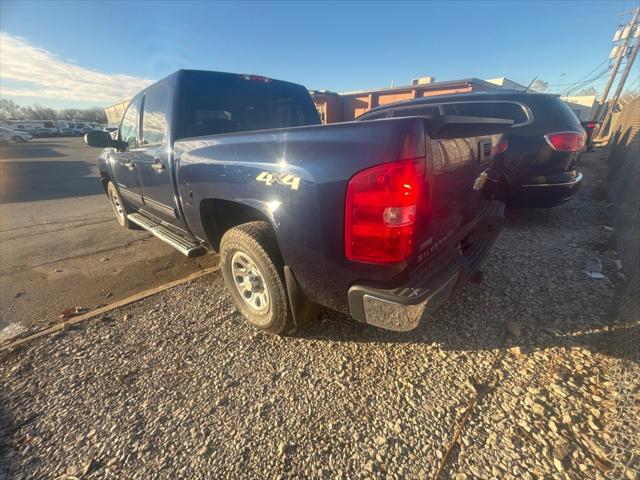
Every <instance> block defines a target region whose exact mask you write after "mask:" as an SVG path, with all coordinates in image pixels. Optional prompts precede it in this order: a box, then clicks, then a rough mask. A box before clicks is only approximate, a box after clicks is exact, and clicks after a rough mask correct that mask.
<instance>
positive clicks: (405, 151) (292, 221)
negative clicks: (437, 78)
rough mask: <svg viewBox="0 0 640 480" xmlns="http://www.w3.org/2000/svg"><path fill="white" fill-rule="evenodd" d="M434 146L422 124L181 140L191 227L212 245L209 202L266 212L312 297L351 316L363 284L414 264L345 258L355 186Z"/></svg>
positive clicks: (395, 122) (183, 192)
mask: <svg viewBox="0 0 640 480" xmlns="http://www.w3.org/2000/svg"><path fill="white" fill-rule="evenodd" d="M425 141H426V138H425V134H424V128H423V124H422V121H421V120H420V119H417V118H399V119H390V120H384V121H379V122H352V123H343V124H333V125H325V126H311V127H299V128H291V129H281V130H269V131H260V132H247V133H237V134H226V135H216V136H210V137H199V138H193V139H184V140H179V141H177V142H176V143H175V147H174V148H175V158H176V164H177V185H178V191H179V194H180V197H181V198H182V201H183V208H184V214H185V217H186V220H187V223H188V225H189V227H190V228H191V230H192V231H193V232H194V234H195V235H196V236H198V237H200V238H201V239H206V234H205V232H204V229H203V227H202V220H201V217H200V215H201V214H200V204H201V202H202V201H203V200H206V199H222V200H227V201H233V202H237V203H240V204H244V205H249V206H251V207H253V208H255V209H257V210H259V211H260V212H262V213H263V214H264V215H265V216H266V218H268V219H269V221H270V222H271V224H272V226H273V228H274V230H275V233H276V236H277V239H278V244H279V246H280V250H281V253H282V256H283V258H284V261H285V264H286V265H288V266H289V267H290V268H291V269H292V270H293V272H294V274H295V275H296V277H297V279H298V281H299V282H300V284H301V286H302V287H303V289H304V290H305V292H306V293H307V295H308V296H309V297H310V298H311V299H312V300H314V301H316V302H318V303H320V304H322V305H325V306H328V307H330V308H334V309H336V310H341V311H347V310H348V302H347V291H348V288H349V286H350V285H351V284H353V282H355V281H357V280H359V279H367V280H369V281H373V282H383V283H388V282H390V281H391V282H393V279H394V278H397V277H398V276H400V275H401V274H402V273H403V271H404V270H405V269H406V266H407V265H406V263H401V264H395V265H389V266H380V265H371V264H362V263H355V262H349V261H347V260H346V259H345V257H344V208H345V195H346V188H347V183H348V181H349V179H350V178H351V177H352V176H353V175H354V174H355V173H356V172H358V171H360V170H363V169H365V168H367V167H370V166H373V165H377V164H381V163H385V162H391V161H395V160H398V159H402V158H416V157H424V156H425V153H426V147H425ZM265 172H266V173H267V174H271V175H275V174H281V175H291V176H293V177H297V178H299V184H298V186H297V188H292V186H291V185H290V184H286V182H281V183H278V182H277V181H273V182H270V184H268V182H266V181H259V180H258V179H259V178H260V176H261V175H263V177H264V173H265ZM283 178H284V177H283ZM288 178H291V177H288Z"/></svg>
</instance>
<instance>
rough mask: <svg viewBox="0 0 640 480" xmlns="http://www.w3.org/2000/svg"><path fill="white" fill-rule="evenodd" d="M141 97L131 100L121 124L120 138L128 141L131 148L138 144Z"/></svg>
mask: <svg viewBox="0 0 640 480" xmlns="http://www.w3.org/2000/svg"><path fill="white" fill-rule="evenodd" d="M140 98H141V97H138V98H134V99H133V100H132V101H131V103H130V104H129V107H128V108H127V111H126V112H125V114H124V117H122V123H121V124H120V140H122V141H123V142H127V144H128V145H129V148H136V147H137V146H138V120H139V117H138V112H139V110H140Z"/></svg>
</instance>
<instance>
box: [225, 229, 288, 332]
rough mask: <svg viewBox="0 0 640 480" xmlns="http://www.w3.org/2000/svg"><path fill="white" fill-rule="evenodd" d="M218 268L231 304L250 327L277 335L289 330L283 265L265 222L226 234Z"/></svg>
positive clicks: (231, 230)
mask: <svg viewBox="0 0 640 480" xmlns="http://www.w3.org/2000/svg"><path fill="white" fill-rule="evenodd" d="M220 265H221V267H222V276H223V277H224V280H225V283H226V284H227V289H228V290H229V293H230V294H231V298H232V299H233V302H234V303H235V305H236V307H237V309H238V310H239V311H240V313H242V315H244V317H245V318H246V319H247V320H248V322H249V323H250V324H251V325H253V326H254V327H256V328H259V329H260V330H264V331H266V332H269V333H275V334H279V335H280V334H283V333H286V332H287V331H289V330H290V329H292V328H293V321H292V315H291V309H290V308H289V300H288V297H287V289H286V287H285V281H284V274H283V262H282V258H281V255H280V252H279V250H278V247H277V244H276V239H275V236H274V235H273V231H272V230H271V228H270V226H269V224H268V223H267V222H250V223H244V224H242V225H238V226H237V227H234V228H232V229H230V230H228V231H227V232H226V233H225V234H224V236H223V237H222V240H221V242H220Z"/></svg>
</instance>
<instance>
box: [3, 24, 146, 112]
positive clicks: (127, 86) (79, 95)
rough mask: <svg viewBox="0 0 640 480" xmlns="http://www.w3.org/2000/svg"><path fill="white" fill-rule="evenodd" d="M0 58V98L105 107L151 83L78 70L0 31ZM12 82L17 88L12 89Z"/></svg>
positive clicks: (66, 61) (132, 78) (139, 79)
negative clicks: (88, 104)
mask: <svg viewBox="0 0 640 480" xmlns="http://www.w3.org/2000/svg"><path fill="white" fill-rule="evenodd" d="M0 57H1V61H0V81H2V82H3V85H2V91H1V93H2V95H3V96H5V95H7V96H19V97H43V98H55V99H62V100H75V101H86V102H95V103H96V104H102V105H107V104H109V103H116V102H119V101H123V100H126V99H128V98H131V97H133V96H134V95H135V94H136V93H137V92H139V91H140V90H142V89H143V88H144V87H146V86H147V85H149V84H150V83H151V82H152V80H149V79H146V78H140V77H133V76H131V75H121V74H109V73H102V72H98V71H95V70H90V69H88V68H84V67H81V66H79V65H77V64H75V63H71V62H70V61H69V60H61V59H60V58H58V57H57V56H56V55H54V54H53V53H51V52H49V51H47V50H44V49H42V48H39V47H34V46H33V45H31V44H29V43H28V42H27V41H26V40H25V39H23V38H20V37H15V36H13V35H10V34H7V33H4V32H0ZM7 81H9V82H7ZM12 82H15V83H17V85H19V86H11V83H12ZM7 83H8V84H7ZM25 83H27V84H28V86H25V85H24V84H25Z"/></svg>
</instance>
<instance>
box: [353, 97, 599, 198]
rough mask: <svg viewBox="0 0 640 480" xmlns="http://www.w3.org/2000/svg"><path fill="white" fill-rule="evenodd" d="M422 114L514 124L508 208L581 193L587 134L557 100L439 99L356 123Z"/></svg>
mask: <svg viewBox="0 0 640 480" xmlns="http://www.w3.org/2000/svg"><path fill="white" fill-rule="evenodd" d="M424 115H463V116H469V117H489V118H508V119H510V120H513V122H514V125H513V126H512V128H511V130H510V132H509V146H508V149H507V150H506V152H505V153H504V155H505V159H504V162H505V163H504V174H503V177H502V179H501V185H500V188H499V193H498V195H499V197H500V198H501V199H503V200H504V201H505V202H506V203H507V205H508V206H509V207H512V208H549V207H553V206H556V205H559V204H561V203H563V202H565V201H567V200H569V199H570V198H571V197H572V196H573V195H575V194H576V192H577V191H578V189H579V188H580V184H581V182H582V174H581V173H580V172H579V171H578V170H577V165H578V161H579V159H580V156H581V155H582V152H583V151H584V150H585V143H586V134H585V131H584V129H583V128H582V126H581V125H580V121H579V120H578V118H577V117H576V116H575V114H574V113H573V112H572V111H571V109H570V108H569V107H568V106H567V105H566V104H565V103H564V102H562V100H560V98H559V97H558V96H556V95H547V94H536V93H525V92H516V91H501V92H496V93H489V92H478V93H467V94H453V95H439V96H432V97H426V98H417V99H414V100H408V101H404V102H397V103H392V104H388V105H384V106H381V107H377V108H374V109H372V110H370V111H369V112H367V113H365V114H363V115H361V116H360V117H358V118H357V120H358V121H363V120H375V119H380V118H389V117H407V116H424Z"/></svg>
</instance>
